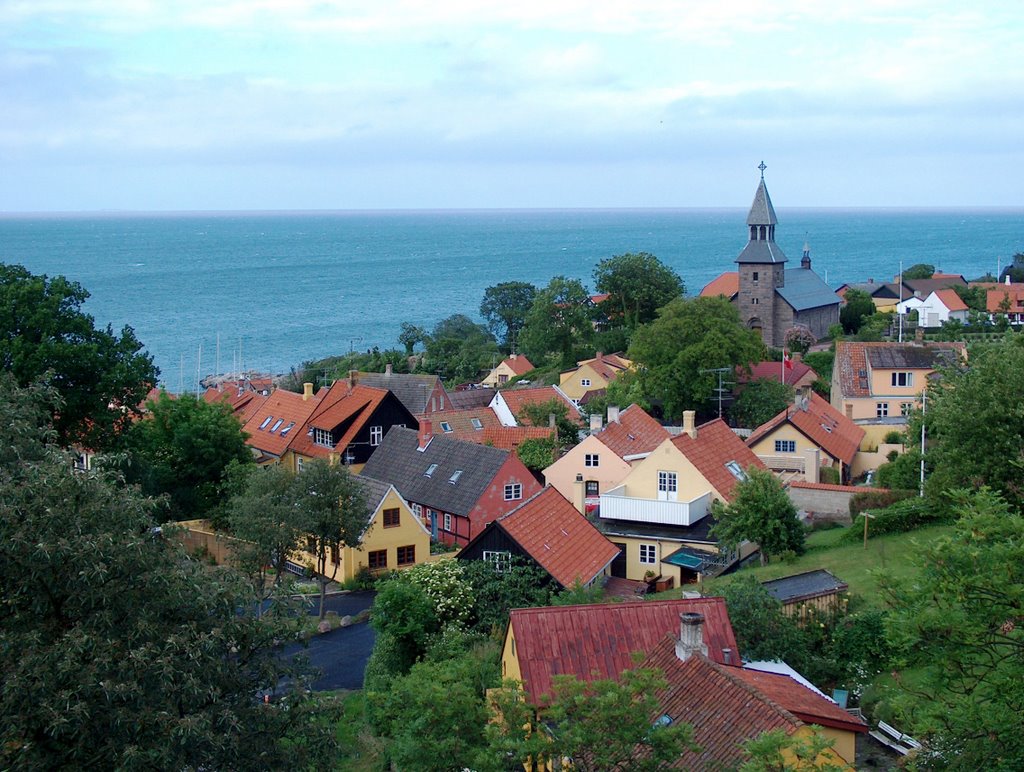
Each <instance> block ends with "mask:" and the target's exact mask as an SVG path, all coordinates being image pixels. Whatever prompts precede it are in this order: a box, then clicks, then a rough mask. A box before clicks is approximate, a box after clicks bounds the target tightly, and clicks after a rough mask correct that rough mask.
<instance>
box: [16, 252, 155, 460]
mask: <svg viewBox="0 0 1024 772" xmlns="http://www.w3.org/2000/svg"><path fill="white" fill-rule="evenodd" d="M88 297H89V293H88V292H86V290H85V289H84V288H83V287H82V286H81V285H80V284H78V283H77V282H73V281H68V280H67V279H66V278H64V277H63V276H56V277H53V278H50V277H48V276H36V275H34V274H32V273H30V272H29V271H27V270H25V268H23V267H22V266H20V265H4V264H2V263H0V366H2V367H3V369H4V370H7V371H8V372H10V373H11V374H13V375H14V377H15V379H16V380H17V382H18V384H19V385H21V386H27V385H29V384H30V383H34V382H36V381H40V380H42V379H45V380H46V381H47V382H48V383H50V384H52V386H53V387H54V389H56V391H57V393H58V394H59V395H60V397H61V409H60V411H59V412H58V413H56V414H55V415H54V417H53V421H54V428H55V429H56V430H57V434H58V437H59V440H60V442H61V443H63V444H65V445H69V444H72V443H79V444H81V445H83V446H85V447H87V448H90V449H93V450H102V449H106V448H108V447H110V446H111V445H113V444H115V443H116V440H117V436H118V433H119V432H122V431H123V430H124V429H126V428H127V427H128V426H129V425H130V424H131V421H132V420H133V419H134V418H135V417H137V416H138V413H139V411H138V408H139V405H140V404H141V403H142V400H143V399H144V398H145V396H146V393H147V392H148V391H149V389H150V388H152V387H153V386H154V385H156V381H157V377H158V375H159V371H158V370H157V368H156V366H155V365H154V364H153V358H152V356H150V355H149V354H147V353H144V352H143V350H142V344H141V343H140V342H139V340H138V339H137V338H136V337H135V332H134V331H133V330H132V328H131V327H127V326H126V327H124V328H123V329H122V330H121V332H120V333H119V334H118V333H115V332H114V331H113V329H112V328H111V327H110V326H109V325H108V326H107V327H106V329H102V328H101V329H97V328H96V326H95V323H94V320H93V318H92V317H91V316H90V315H89V314H87V313H85V312H84V311H82V304H83V303H84V302H85V301H86V299H87V298H88Z"/></svg>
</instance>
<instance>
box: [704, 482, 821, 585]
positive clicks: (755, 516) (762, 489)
mask: <svg viewBox="0 0 1024 772" xmlns="http://www.w3.org/2000/svg"><path fill="white" fill-rule="evenodd" d="M712 512H713V514H714V516H715V520H716V521H717V522H716V523H715V525H714V526H713V527H712V534H713V535H714V536H715V538H717V539H718V540H719V541H721V543H722V545H723V546H725V547H729V548H732V547H736V546H738V545H739V544H740V542H742V541H744V540H746V541H752V542H757V543H758V544H759V545H760V547H761V565H764V564H766V563H767V562H768V558H769V557H770V556H772V555H782V554H784V553H786V552H795V553H797V554H800V553H802V552H803V551H804V536H805V532H804V526H803V524H802V523H801V522H800V521H799V520H798V519H797V516H796V507H794V506H793V502H792V501H790V500H789V496H787V495H786V491H785V490H784V489H783V487H782V483H780V482H779V479H778V478H777V477H776V476H775V475H774V474H772V473H771V472H770V471H768V470H767V469H757V468H756V467H753V466H752V467H750V468H749V469H747V470H746V479H745V480H741V481H740V482H739V483H738V484H737V485H736V487H735V488H733V495H732V501H731V502H730V503H729V504H728V505H726V506H723V505H722V503H721V502H718V501H716V502H715V504H714V507H713V510H712Z"/></svg>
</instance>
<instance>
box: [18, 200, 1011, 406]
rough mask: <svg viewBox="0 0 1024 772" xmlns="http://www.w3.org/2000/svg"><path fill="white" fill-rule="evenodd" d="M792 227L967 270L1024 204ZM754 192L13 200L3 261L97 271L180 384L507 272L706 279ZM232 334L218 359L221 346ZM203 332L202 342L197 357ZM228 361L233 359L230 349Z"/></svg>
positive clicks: (516, 275)
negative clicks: (711, 202)
mask: <svg viewBox="0 0 1024 772" xmlns="http://www.w3.org/2000/svg"><path fill="white" fill-rule="evenodd" d="M777 211H778V215H779V226H778V228H777V232H776V235H777V241H778V243H779V245H780V246H781V247H782V249H783V250H784V251H785V253H786V255H787V256H788V257H789V259H790V263H791V265H794V266H796V265H799V258H800V255H801V251H802V247H803V243H804V241H805V239H806V240H807V241H809V242H810V246H811V255H812V258H813V261H814V268H815V270H817V271H818V273H819V274H821V275H822V276H823V277H826V278H827V280H828V282H829V283H830V284H831V285H832V286H838V285H839V284H841V283H843V282H846V281H856V280H864V279H867V278H869V277H873V278H875V279H879V280H881V279H886V278H891V277H892V276H893V275H895V274H896V273H897V271H898V270H899V261H900V260H902V261H903V263H904V265H905V266H909V265H911V264H913V263H917V262H928V263H932V264H934V265H936V266H937V267H939V268H941V269H942V270H944V271H948V272H956V273H963V274H965V275H966V276H968V278H970V277H973V276H975V275H979V274H982V273H985V272H986V271H995V270H996V262H997V259H998V258H1002V263H1003V265H1005V264H1006V262H1007V261H1008V260H1009V259H1010V257H1011V256H1012V255H1013V254H1014V253H1015V252H1020V251H1024V210H995V211H988V210H984V211H983V210H965V211H940V210H923V211H922V210H913V211H911V210H783V209H779V210H777ZM745 217H746V210H745V209H744V210H739V209H736V210H692V209H688V210H650V211H643V210H608V211H596V210H570V211H487V212H383V213H380V212H378V213H368V212H337V213H334V212H331V213H302V214H300V213H295V214H292V213H287V214H198V215H181V214H173V215H171V214H168V215H129V216H120V215H108V216H96V215H83V216H36V217H31V216H25V217H22V216H6V217H0V261H2V262H8V263H21V264H22V265H24V266H25V267H26V268H28V269H29V270H30V271H33V272H35V273H46V274H50V275H54V274H64V275H66V276H67V277H69V278H71V279H73V280H75V281H78V282H80V283H81V284H83V285H84V286H85V288H86V289H87V290H89V292H90V293H92V297H91V298H90V300H89V301H88V303H87V305H86V308H87V310H88V311H89V312H90V313H91V314H92V315H93V316H94V317H95V318H96V320H97V321H98V322H100V323H102V324H107V323H110V324H113V325H114V327H115V328H119V327H120V326H121V325H124V324H130V325H131V326H132V327H134V328H135V331H136V333H137V334H138V336H139V338H140V339H141V340H142V341H143V343H145V344H146V346H147V347H148V348H149V350H150V351H151V352H152V353H153V355H154V356H155V358H156V362H157V364H158V365H159V367H160V369H161V372H162V378H163V380H164V382H165V383H166V384H167V385H168V387H169V388H171V389H172V390H177V388H178V386H179V384H182V385H183V386H184V387H185V388H186V389H187V388H192V387H194V385H195V381H196V373H197V371H201V372H202V374H203V375H206V374H208V373H212V372H215V371H217V370H218V369H219V370H220V371H226V370H229V369H231V368H232V366H233V365H237V363H238V359H239V351H241V357H242V360H243V361H244V365H245V367H246V368H253V369H260V370H268V371H273V372H283V371H285V370H287V369H288V367H290V366H291V365H293V364H298V363H300V362H302V361H304V360H308V359H316V358H320V357H323V356H328V355H331V354H337V353H341V352H345V351H349V350H350V349H357V350H358V349H367V348H370V347H372V346H374V345H379V346H381V347H382V348H384V347H392V346H397V343H396V338H397V335H398V329H399V325H400V324H401V322H403V321H411V322H413V323H415V324H419V325H421V326H425V327H430V326H432V325H433V323H434V322H436V321H437V320H439V319H441V318H443V317H445V316H448V315H450V314H453V313H458V312H463V313H466V314H468V315H470V316H473V317H474V318H476V317H478V309H479V305H480V300H481V298H482V296H483V291H484V289H485V288H486V287H488V286H490V285H492V284H496V283H497V282H500V281H509V280H522V281H529V282H533V283H535V284H538V285H542V284H546V283H547V281H548V280H549V279H550V278H551V277H552V276H555V275H558V274H564V275H566V276H571V277H576V278H580V279H582V280H584V282H585V283H587V284H588V286H591V285H592V282H593V279H592V272H593V268H594V265H595V264H596V263H597V262H598V261H599V260H601V259H603V258H606V257H609V256H611V255H615V254H621V253H623V252H631V251H632V252H639V251H647V252H652V253H654V254H655V255H657V256H658V257H659V258H661V260H662V261H664V262H665V263H667V264H668V265H670V266H672V267H673V268H674V269H675V270H676V271H678V272H679V274H680V275H681V276H682V277H683V279H684V281H685V283H686V287H687V291H688V292H689V293H691V294H695V293H697V292H699V291H700V288H701V287H702V286H703V285H704V284H706V283H707V282H708V281H709V280H711V279H712V278H714V277H715V276H717V275H718V274H719V273H721V272H722V271H726V270H732V269H733V268H734V264H733V260H734V259H735V257H736V255H737V254H738V253H739V251H740V249H742V247H743V245H744V244H745V243H746V227H745V225H744V221H745ZM218 337H219V352H220V354H219V359H218V356H217V351H218ZM200 347H202V358H201V359H200V358H199V351H200ZM218 363H219V367H218Z"/></svg>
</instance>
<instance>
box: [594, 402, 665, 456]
mask: <svg viewBox="0 0 1024 772" xmlns="http://www.w3.org/2000/svg"><path fill="white" fill-rule="evenodd" d="M596 436H597V439H599V440H601V443H602V444H603V445H604V446H605V447H607V448H608V450H610V451H611V452H612V453H614V454H615V455H616V456H618V457H619V458H623V457H625V456H630V455H635V454H638V453H650V452H651V451H652V450H654V449H655V448H656V447H658V446H659V445H660V444H661V443H663V442H664V441H665V440H667V439H668V438H669V433H668V430H667V429H665V427H664V426H662V425H661V424H659V423H658V422H657V421H656V420H654V419H653V418H651V417H650V416H649V415H648V414H647V413H646V412H644V410H643V408H641V407H640V406H639V405H630V406H629V407H627V408H626V409H625V410H623V411H621V412H620V413H619V420H618V421H610V422H609V423H608V425H607V426H605V427H604V429H602V430H601V431H600V432H599V433H598V434H597V435H596Z"/></svg>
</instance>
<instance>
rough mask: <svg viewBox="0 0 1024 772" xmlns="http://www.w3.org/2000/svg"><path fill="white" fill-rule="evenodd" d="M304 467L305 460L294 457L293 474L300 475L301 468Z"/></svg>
mask: <svg viewBox="0 0 1024 772" xmlns="http://www.w3.org/2000/svg"><path fill="white" fill-rule="evenodd" d="M305 465H306V459H304V458H303V457H302V456H296V457H295V472H296V473H297V474H302V469H303V467H305Z"/></svg>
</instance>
